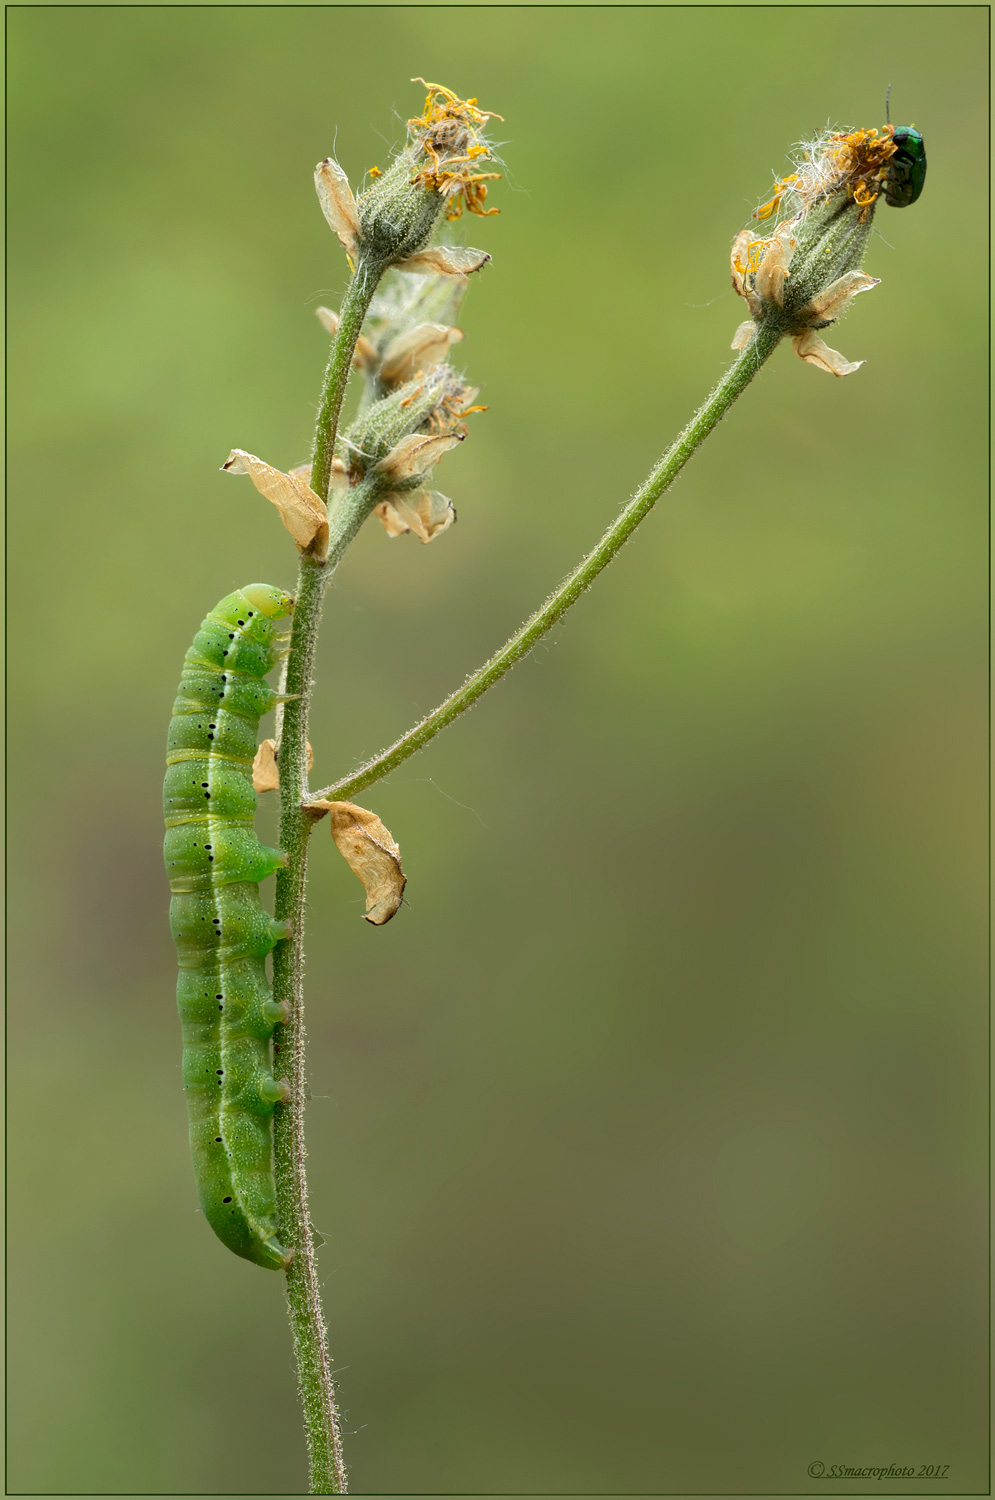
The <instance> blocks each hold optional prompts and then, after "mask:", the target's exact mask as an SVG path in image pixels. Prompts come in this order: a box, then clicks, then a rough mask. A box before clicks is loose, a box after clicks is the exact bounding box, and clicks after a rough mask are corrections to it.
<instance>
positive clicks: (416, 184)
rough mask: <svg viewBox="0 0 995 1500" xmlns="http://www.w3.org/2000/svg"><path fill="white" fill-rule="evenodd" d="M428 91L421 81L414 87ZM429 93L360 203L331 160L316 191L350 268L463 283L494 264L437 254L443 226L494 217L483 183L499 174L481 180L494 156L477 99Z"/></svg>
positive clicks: (433, 89) (444, 250)
mask: <svg viewBox="0 0 995 1500" xmlns="http://www.w3.org/2000/svg"><path fill="white" fill-rule="evenodd" d="M414 81H415V82H417V83H424V79H421V78H419V79H415V80H414ZM426 87H427V88H428V90H429V93H428V97H427V98H426V100H425V105H424V108H423V110H422V113H421V114H420V115H418V116H417V117H416V118H414V119H412V120H409V121H408V140H407V142H406V144H405V145H404V147H403V148H402V150H401V151H399V152H398V154H397V156H396V157H395V158H394V160H393V161H392V162H391V163H390V165H389V166H388V167H387V170H386V171H384V172H381V171H380V169H379V168H375V169H373V170H371V171H370V172H369V173H368V174H367V178H368V186H367V187H366V189H365V190H364V191H363V192H362V193H361V194H360V195H359V197H358V198H357V197H356V196H355V195H354V193H353V191H352V188H351V187H350V186H349V183H348V180H347V178H346V175H345V173H344V172H343V171H342V168H341V167H340V166H339V165H338V163H337V162H335V161H333V160H332V158H331V157H327V158H326V159H325V160H324V161H323V162H319V163H318V166H317V167H316V169H315V188H316V190H317V193H318V199H319V201H320V203H321V208H322V212H323V213H324V215H325V218H326V219H327V220H328V223H329V225H330V226H331V228H332V230H333V231H334V233H335V234H336V235H337V236H338V238H339V241H340V242H341V244H342V247H343V249H344V250H345V252H346V254H347V255H348V257H349V260H350V262H351V263H352V264H353V265H356V264H357V263H358V261H359V259H360V257H365V259H366V260H367V261H368V262H369V263H370V264H371V265H372V266H375V267H377V268H378V271H380V272H382V271H383V269H384V268H385V267H386V266H405V265H407V267H408V268H409V269H410V270H417V271H437V272H440V273H441V274H443V275H448V276H466V275H469V274H470V272H472V271H478V270H479V269H480V267H481V266H482V265H484V263H485V262H486V261H488V260H489V259H490V257H489V256H488V255H487V254H486V253H485V252H484V251H482V250H470V249H464V248H462V247H456V246H441V245H439V246H432V245H430V241H431V238H432V235H433V234H434V232H435V230H436V227H437V226H438V223H439V221H440V219H441V218H443V217H445V218H447V219H457V218H459V216H460V214H461V213H462V212H463V209H464V208H467V209H469V210H470V212H471V213H475V214H491V213H496V212H497V210H496V209H492V208H485V207H484V200H485V198H486V197H487V187H486V183H488V182H490V181H493V180H494V179H495V178H496V177H499V176H500V175H501V174H500V173H498V172H481V171H479V170H478V168H479V167H480V165H481V163H483V162H486V161H487V160H488V159H489V158H490V156H491V154H492V153H491V147H490V146H489V145H488V143H487V142H486V140H485V139H484V138H483V134H482V131H483V127H484V126H485V125H486V123H487V121H488V120H490V119H500V118H501V117H500V115H495V114H493V113H492V112H491V111H488V110H482V109H480V108H479V106H478V105H477V101H476V99H460V98H459V96H458V95H456V94H454V93H453V92H452V90H451V89H447V88H443V87H442V85H441V84H436V83H433V84H426Z"/></svg>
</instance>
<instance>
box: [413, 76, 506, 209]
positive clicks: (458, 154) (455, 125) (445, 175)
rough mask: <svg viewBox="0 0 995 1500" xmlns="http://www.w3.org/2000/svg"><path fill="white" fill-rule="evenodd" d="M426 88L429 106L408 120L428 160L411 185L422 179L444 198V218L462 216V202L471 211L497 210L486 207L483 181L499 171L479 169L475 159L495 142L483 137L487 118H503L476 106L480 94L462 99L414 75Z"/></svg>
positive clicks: (486, 154) (483, 155)
mask: <svg viewBox="0 0 995 1500" xmlns="http://www.w3.org/2000/svg"><path fill="white" fill-rule="evenodd" d="M411 81H412V83H423V84H424V85H425V87H426V88H427V89H428V96H427V98H426V100H425V107H424V109H423V110H422V112H421V114H420V115H419V116H417V118H415V119H413V120H409V121H408V130H409V131H410V132H411V135H412V137H413V139H414V143H415V146H416V148H417V149H418V150H420V151H421V152H422V153H423V154H424V155H425V156H426V157H427V158H428V164H427V165H425V166H423V167H422V168H421V170H420V171H418V172H416V174H415V176H414V177H413V178H412V179H411V181H412V185H414V184H416V183H423V184H424V186H425V187H427V188H430V189H431V190H432V191H433V192H436V193H439V194H441V195H442V197H443V198H444V199H445V200H446V204H447V206H446V218H447V219H458V218H459V217H460V215H461V214H462V212H463V208H464V206H465V207H466V208H467V209H469V211H470V213H472V214H481V215H483V216H486V215H487V214H496V213H499V212H500V210H499V209H497V208H485V207H484V200H485V198H486V197H487V188H486V186H485V183H488V182H494V181H496V180H497V179H498V178H499V177H500V176H501V173H500V172H477V171H475V170H474V167H475V166H476V164H477V163H478V162H479V161H481V160H486V159H487V158H488V157H489V156H490V155H491V148H490V147H489V146H488V145H487V143H486V142H485V141H484V140H482V139H481V136H480V131H481V129H482V127H483V126H484V125H486V123H487V121H488V120H500V119H501V116H500V115H496V114H494V112H493V110H483V109H480V108H478V106H477V101H476V99H460V98H459V97H458V95H456V94H454V93H453V92H452V90H451V89H447V88H443V86H442V85H441V84H439V83H429V82H427V80H426V79H424V78H413V79H412V80H411Z"/></svg>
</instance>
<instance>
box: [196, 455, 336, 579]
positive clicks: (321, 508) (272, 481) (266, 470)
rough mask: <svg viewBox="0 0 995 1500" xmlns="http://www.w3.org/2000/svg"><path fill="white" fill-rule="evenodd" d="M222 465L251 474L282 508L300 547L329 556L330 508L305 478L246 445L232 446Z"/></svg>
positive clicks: (320, 557) (227, 470)
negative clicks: (264, 458) (286, 471)
mask: <svg viewBox="0 0 995 1500" xmlns="http://www.w3.org/2000/svg"><path fill="white" fill-rule="evenodd" d="M221 467H222V469H223V470H224V471H225V473H228V474H248V476H249V478H250V479H251V480H252V483H253V484H254V485H255V487H256V489H257V490H258V491H259V493H260V495H264V496H265V497H266V499H267V500H269V501H270V502H271V503H272V504H273V505H275V506H276V508H277V510H278V511H279V512H280V519H281V520H282V521H283V524H284V526H286V528H287V530H288V531H289V532H290V535H291V536H292V537H293V539H294V541H295V542H296V543H297V547H298V550H299V551H300V552H306V553H307V554H308V555H309V556H311V557H316V558H317V559H318V561H319V562H324V560H325V558H326V557H327V556H328V512H327V510H326V508H325V505H324V502H323V501H322V500H321V499H320V498H319V497H318V496H317V495H316V494H315V493H314V490H312V489H311V487H310V485H309V484H307V482H306V481H305V480H303V479H301V478H298V477H297V476H296V475H294V474H284V473H283V472H282V471H281V470H280V469H274V468H273V467H272V465H271V464H267V463H263V461H262V459H261V458H256V456H255V454H254V453H246V452H245V450H244V449H243V448H233V449H232V451H231V453H229V455H228V458H227V460H226V461H225V462H224V463H223V464H222V466H221Z"/></svg>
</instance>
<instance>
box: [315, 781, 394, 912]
mask: <svg viewBox="0 0 995 1500" xmlns="http://www.w3.org/2000/svg"><path fill="white" fill-rule="evenodd" d="M308 809H309V811H311V812H319V813H324V812H327V813H328V815H329V822H330V824H331V830H332V838H333V839H334V840H335V844H336V847H337V848H338V851H339V853H340V854H341V855H342V857H343V858H344V859H345V861H346V863H347V864H348V866H349V868H350V869H351V870H352V872H353V874H354V875H357V876H358V877H359V879H360V880H361V881H362V883H363V887H364V889H365V891H366V921H367V922H372V923H373V925H374V926H375V927H382V926H383V925H384V923H385V922H389V921H390V919H391V917H392V916H393V915H394V913H395V912H396V911H397V909H398V907H399V906H400V904H401V900H402V897H403V896H404V887H405V885H406V883H407V881H406V879H405V875H404V872H403V870H402V869H401V851H400V849H399V848H398V847H397V844H396V843H395V842H394V840H393V838H392V837H391V834H390V832H389V831H388V830H387V829H386V828H385V827H384V825H383V824H382V823H381V821H380V819H379V818H378V817H377V815H376V813H372V812H368V811H367V810H366V808H365V807H357V805H356V803H355V802H325V801H324V800H321V799H318V798H316V799H315V800H314V801H313V802H309V803H308Z"/></svg>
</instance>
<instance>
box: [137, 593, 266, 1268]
mask: <svg viewBox="0 0 995 1500" xmlns="http://www.w3.org/2000/svg"><path fill="white" fill-rule="evenodd" d="M292 607H293V599H292V598H291V596H290V595H289V594H286V593H284V592H283V590H282V589H277V588H272V587H270V585H269V584H265V583H253V584H249V585H248V587H247V588H244V589H238V590H237V591H236V592H235V593H234V594H229V595H228V596H227V597H226V598H224V599H222V600H221V602H220V604H217V605H215V607H214V609H212V610H211V613H210V614H209V615H208V616H207V619H206V620H204V622H203V624H202V625H201V627H200V629H199V630H198V632H197V634H196V636H195V637H194V642H193V645H192V646H191V647H190V649H189V651H188V652H187V654H186V659H185V661H184V664H183V674H182V676H181V678H180V686H179V691H178V694H177V698H176V702H175V703H174V705H173V717H172V720H171V722H170V726H169V739H168V743H167V749H166V781H165V785H164V787H163V809H164V812H165V817H166V841H165V846H164V851H163V852H164V855H165V860H166V873H167V875H168V876H169V885H170V890H171V891H172V899H171V901H170V905H169V921H170V927H171V928H172V933H173V938H174V940H175V942H176V951H177V955H178V958H179V970H180V972H179V978H178V980H177V985H176V999H177V1005H178V1007H179V1012H180V1020H181V1022H182V1024H183V1088H184V1091H185V1093H186V1096H187V1105H188V1109H189V1114H190V1151H191V1155H192V1156H193V1164H194V1173H195V1175H196V1179H197V1192H198V1194H199V1196H200V1202H201V1207H202V1208H203V1210H204V1215H205V1217H206V1219H207V1221H208V1223H209V1224H210V1226H211V1228H212V1229H213V1230H214V1232H215V1234H216V1235H217V1236H218V1238H219V1239H221V1240H223V1241H224V1243H225V1244H226V1245H227V1246H228V1248H229V1249H230V1250H234V1252H235V1254H236V1255H241V1256H244V1257H245V1259H246V1260H251V1261H255V1263H256V1264H257V1265H260V1266H268V1267H269V1268H271V1269H272V1270H281V1269H282V1268H284V1267H286V1266H287V1265H289V1263H290V1259H291V1255H292V1253H293V1252H292V1251H289V1250H287V1249H285V1247H284V1246H283V1245H281V1244H280V1242H279V1240H278V1238H277V1222H276V1187H275V1182H274V1178H273V1131H272V1120H271V1116H272V1113H273V1108H274V1105H275V1104H276V1103H277V1101H278V1100H280V1099H283V1098H285V1097H286V1094H287V1092H288V1088H287V1085H286V1083H284V1082H282V1081H278V1080H277V1079H276V1078H275V1077H274V1075H273V1067H272V1060H271V1056H270V1038H271V1036H272V1034H273V1028H274V1026H275V1025H276V1023H277V1022H278V1021H280V1020H284V1019H285V1015H284V1012H283V1010H282V1008H281V1007H280V1006H279V1005H277V1004H276V1002H275V1001H274V999H273V995H272V992H271V990H270V987H269V982H268V980H267V977H266V955H267V953H269V951H270V949H271V948H274V947H275V946H276V944H277V943H278V942H280V940H281V939H282V938H285V937H287V936H289V930H290V929H289V925H288V924H287V923H286V922H277V921H275V920H274V919H273V918H272V917H271V916H270V914H269V913H268V912H267V911H264V910H263V907H262V906H261V905H260V902H259V888H258V887H259V881H260V880H263V879H265V877H266V876H267V875H272V874H273V872H274V871H275V870H277V869H278V868H279V866H280V865H282V864H285V863H286V856H285V855H284V854H283V853H281V851H280V850H279V849H267V848H266V846H265V845H264V844H261V843H260V842H259V840H258V839H257V838H256V835H255V832H254V829H253V821H254V816H255V810H256V794H255V792H254V790H253V787H252V760H253V756H254V755H255V751H256V739H257V736H258V728H259V719H260V716H261V715H262V714H264V713H267V712H268V711H269V710H270V709H271V708H273V707H274V705H275V704H276V703H277V702H278V701H280V699H279V694H278V693H277V692H275V691H274V689H273V688H271V687H270V686H269V685H268V684H267V683H266V682H265V681H264V680H263V679H264V678H265V676H266V674H267V672H270V671H271V670H272V668H273V667H274V666H275V664H276V660H277V650H276V648H275V645H274V636H275V634H276V625H275V621H276V620H278V619H281V618H282V617H283V616H285V615H288V614H289V613H290V611H291V609H292Z"/></svg>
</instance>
